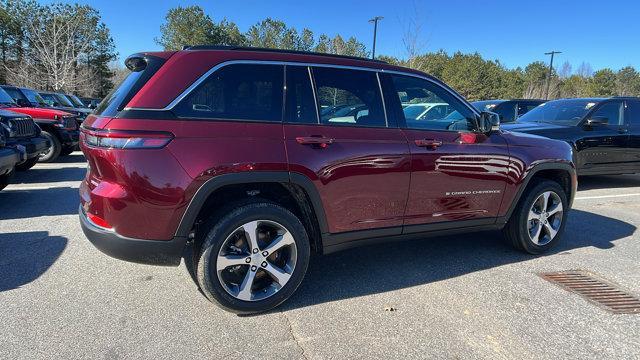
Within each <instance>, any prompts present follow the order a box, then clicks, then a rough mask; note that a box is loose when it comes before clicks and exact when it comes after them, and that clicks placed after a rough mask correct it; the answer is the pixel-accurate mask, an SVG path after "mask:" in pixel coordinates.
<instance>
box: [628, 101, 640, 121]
mask: <svg viewBox="0 0 640 360" xmlns="http://www.w3.org/2000/svg"><path fill="white" fill-rule="evenodd" d="M624 122H625V123H627V124H629V125H633V126H640V101H627V113H626V114H625V116H624Z"/></svg>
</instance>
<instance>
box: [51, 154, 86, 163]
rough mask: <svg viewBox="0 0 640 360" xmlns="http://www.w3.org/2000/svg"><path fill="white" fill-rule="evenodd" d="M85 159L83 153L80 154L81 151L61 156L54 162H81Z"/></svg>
mask: <svg viewBox="0 0 640 360" xmlns="http://www.w3.org/2000/svg"><path fill="white" fill-rule="evenodd" d="M86 161H87V160H86V159H85V157H84V154H82V152H74V153H72V154H71V155H67V156H61V157H60V158H58V159H57V160H56V161H55V163H58V164H68V163H81V162H86Z"/></svg>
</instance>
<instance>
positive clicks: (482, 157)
mask: <svg viewBox="0 0 640 360" xmlns="http://www.w3.org/2000/svg"><path fill="white" fill-rule="evenodd" d="M126 65H127V67H128V68H129V69H130V70H131V74H130V75H129V76H128V77H127V78H126V80H125V81H124V82H123V83H122V85H121V86H120V87H119V88H118V89H117V90H115V91H114V92H113V93H112V94H111V95H109V96H108V97H107V98H106V99H105V100H104V101H103V102H102V103H101V104H100V106H99V107H98V108H97V109H96V112H95V114H94V115H91V116H89V117H88V118H87V120H86V121H85V122H84V124H83V125H82V131H81V147H82V150H83V151H84V153H85V155H86V157H87V159H88V162H89V165H90V168H89V171H88V172H87V176H86V178H85V180H84V181H83V183H82V185H81V187H80V195H81V203H82V204H81V207H80V220H81V224H82V228H83V230H84V233H85V234H86V236H87V238H89V240H90V241H91V242H92V243H93V244H94V245H95V246H96V247H97V248H98V249H100V250H101V251H103V252H104V253H106V254H108V255H111V256H113V257H116V258H119V259H123V260H128V261H134V262H139V263H146V264H157V265H174V266H177V265H179V263H180V261H181V259H182V254H183V250H184V248H185V245H186V244H188V243H189V244H192V245H193V249H194V251H193V253H194V256H193V259H188V260H185V261H189V262H190V261H193V264H189V265H193V268H194V269H195V272H196V274H195V275H196V278H197V281H198V284H199V286H200V288H201V289H202V291H203V292H204V294H205V295H206V296H207V297H208V298H209V299H210V300H212V301H215V302H216V303H218V304H219V305H221V306H222V307H223V308H225V309H227V310H230V311H234V312H237V313H253V312H260V311H265V310H268V309H270V308H273V307H275V306H277V305H278V304H280V303H282V302H283V301H285V300H286V299H287V298H288V297H289V296H291V295H292V294H293V292H294V291H295V290H296V288H297V287H298V285H300V283H301V281H302V279H303V277H304V274H305V271H306V270H307V264H308V263H309V257H310V254H311V252H312V251H313V252H317V253H329V252H333V251H337V250H340V249H345V248H348V247H352V246H358V245H361V244H367V243H372V242H378V241H388V240H392V239H400V238H405V237H416V235H419V236H421V237H422V236H425V235H437V234H445V233H446V234H450V233H453V232H473V231H478V230H486V229H504V234H505V235H506V237H507V238H508V239H509V240H510V241H511V243H513V245H514V246H515V247H516V248H518V249H520V250H524V251H526V252H529V253H533V254H537V253H541V252H543V251H545V250H547V249H548V248H550V247H551V246H553V245H554V244H555V243H557V242H558V241H559V240H560V237H561V234H562V231H563V229H564V225H565V223H566V221H565V218H566V215H567V212H568V210H569V208H570V206H571V203H572V199H573V196H574V194H575V191H576V186H577V180H576V172H575V167H574V164H573V162H572V152H571V148H570V147H569V145H568V144H566V143H565V142H562V141H555V140H549V139H546V138H542V137H537V136H532V135H524V134H518V133H509V132H503V131H501V130H500V129H499V126H498V125H499V124H498V121H497V115H495V114H493V113H479V112H478V111H477V110H475V109H474V108H473V107H472V106H471V105H470V104H469V103H467V102H466V101H465V100H464V99H463V98H462V97H461V96H460V95H458V94H457V93H456V92H455V91H453V90H451V89H450V88H449V87H447V86H446V85H445V84H443V83H442V82H440V81H438V80H436V79H434V78H432V77H430V76H428V75H426V74H423V73H421V72H418V71H414V70H410V69H405V68H401V67H397V66H391V65H388V64H386V63H384V62H379V61H371V60H365V59H359V58H348V57H341V56H332V55H320V54H310V53H298V52H287V51H275V50H265V49H251V48H229V47H203V46H201V47H190V48H187V49H185V50H183V51H178V52H154V53H140V54H135V55H133V56H131V57H129V58H128V59H127V61H126ZM415 103H420V104H425V103H426V104H429V103H431V104H437V105H438V106H437V109H435V108H434V110H437V111H436V112H435V113H434V114H431V115H430V116H429V117H427V119H428V120H427V119H424V118H425V117H421V119H416V118H412V117H411V112H405V111H403V108H404V106H403V105H405V104H415ZM442 105H445V106H442Z"/></svg>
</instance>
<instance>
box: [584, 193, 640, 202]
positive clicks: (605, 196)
mask: <svg viewBox="0 0 640 360" xmlns="http://www.w3.org/2000/svg"><path fill="white" fill-rule="evenodd" d="M627 196H640V193H632V194H617V195H598V196H579V197H576V198H575V200H590V199H607V198H619V197H627Z"/></svg>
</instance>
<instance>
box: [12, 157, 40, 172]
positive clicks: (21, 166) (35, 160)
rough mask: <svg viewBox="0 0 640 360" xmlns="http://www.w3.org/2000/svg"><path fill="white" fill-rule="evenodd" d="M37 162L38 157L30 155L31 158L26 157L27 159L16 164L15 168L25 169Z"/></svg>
mask: <svg viewBox="0 0 640 360" xmlns="http://www.w3.org/2000/svg"><path fill="white" fill-rule="evenodd" d="M37 163H38V157H37V156H36V157H32V158H31V159H27V161H25V162H23V163H22V164H18V165H16V170H18V171H27V170H29V169H31V168H32V167H34V166H35V165H36V164H37Z"/></svg>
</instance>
